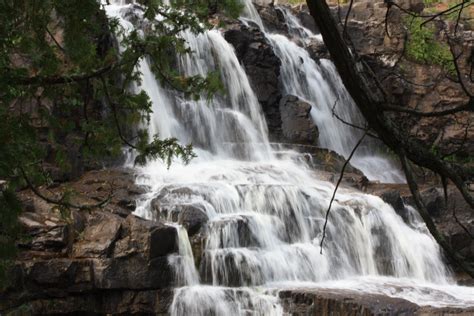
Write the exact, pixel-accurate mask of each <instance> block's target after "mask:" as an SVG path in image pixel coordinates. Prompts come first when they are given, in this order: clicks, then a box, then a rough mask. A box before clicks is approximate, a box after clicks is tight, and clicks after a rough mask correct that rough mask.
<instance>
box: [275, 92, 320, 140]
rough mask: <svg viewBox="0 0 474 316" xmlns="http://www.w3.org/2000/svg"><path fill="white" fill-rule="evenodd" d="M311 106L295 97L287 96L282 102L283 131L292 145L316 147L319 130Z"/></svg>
mask: <svg viewBox="0 0 474 316" xmlns="http://www.w3.org/2000/svg"><path fill="white" fill-rule="evenodd" d="M310 111H311V105H310V104H309V103H306V102H304V101H302V100H300V99H299V98H298V97H296V96H293V95H287V96H285V97H284V98H282V99H281V101H280V112H281V121H282V125H281V129H282V133H283V136H284V137H285V139H286V140H287V141H288V142H290V143H296V144H307V145H316V144H317V142H318V134H319V132H318V128H317V127H316V125H315V124H314V122H313V120H312V118H311V115H310Z"/></svg>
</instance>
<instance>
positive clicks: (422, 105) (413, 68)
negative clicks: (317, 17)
mask: <svg viewBox="0 0 474 316" xmlns="http://www.w3.org/2000/svg"><path fill="white" fill-rule="evenodd" d="M396 3H397V4H398V5H399V6H401V7H402V8H405V9H407V10H410V11H413V12H417V13H420V12H426V10H427V9H426V8H425V3H424V1H422V0H403V1H396ZM446 7H447V4H446ZM430 9H431V10H433V8H430ZM423 10H424V11H423ZM347 11H348V6H347V5H345V6H341V7H340V9H337V7H336V6H334V10H333V12H334V15H336V16H341V17H345V15H346V13H347ZM386 12H387V7H386V4H385V3H384V1H382V0H377V1H368V0H358V1H354V4H353V7H352V10H351V13H350V15H349V22H348V25H347V32H348V34H349V35H350V37H351V42H352V43H353V45H354V47H355V49H356V50H357V52H358V53H359V54H360V55H361V57H362V58H364V59H365V61H366V62H367V63H368V64H369V65H370V66H371V67H372V69H373V70H374V73H375V74H376V75H377V77H378V78H379V80H380V82H381V83H382V85H383V86H384V88H385V89H386V91H387V92H388V93H389V94H390V95H391V96H392V97H393V101H394V103H395V104H397V105H399V106H401V107H406V108H411V109H417V110H419V111H423V112H433V111H441V110H445V109H449V108H453V107H457V106H459V105H462V104H465V103H467V102H468V99H469V98H468V97H467V96H466V94H465V93H464V92H463V90H462V88H461V86H460V85H459V84H458V83H457V82H455V81H453V80H451V79H449V78H448V77H449V75H448V74H447V73H446V71H445V70H443V69H442V67H441V66H440V65H437V64H435V63H434V62H431V61H430V62H424V61H422V60H415V59H414V58H413V57H410V55H409V54H408V52H407V44H406V43H407V42H406V41H407V32H406V29H407V22H406V20H407V19H406V14H403V13H402V12H401V11H400V10H399V9H397V8H395V7H392V9H391V10H390V14H389V15H388V18H387V21H388V23H387V30H388V34H387V32H386V29H385V28H384V27H381V25H385V18H386ZM467 12H468V9H466V10H465V13H466V14H468V13H467ZM449 23H454V22H453V21H451V22H449V21H448V24H449ZM431 26H432V27H434V28H435V30H434V36H435V38H436V40H438V41H439V43H444V44H445V43H446V39H445V38H443V37H442V34H443V32H441V31H440V26H439V25H437V24H436V23H435V24H432V25H431ZM450 27H454V25H451V26H450ZM458 33H459V34H460V36H461V38H462V39H463V41H462V47H458V48H457V50H459V52H461V51H462V55H461V57H460V59H459V67H460V71H461V73H462V74H463V76H464V81H465V82H466V83H467V85H468V89H470V90H471V91H472V84H471V83H469V74H470V68H471V66H470V64H469V61H468V60H469V58H471V57H470V56H471V54H472V49H473V47H474V32H473V31H472V30H471V26H470V23H469V22H467V23H464V22H462V21H461V23H460V24H459V27H458ZM445 49H446V50H447V51H448V54H449V48H448V46H447V44H445ZM451 76H452V74H451ZM473 119H474V117H473V114H472V113H468V112H464V113H462V114H460V115H456V116H445V117H435V118H433V117H430V118H419V117H412V116H407V115H401V116H400V117H399V123H400V125H401V126H403V127H404V128H406V129H407V131H409V132H410V133H411V134H412V135H415V136H416V137H417V138H419V139H421V140H423V141H424V142H426V143H427V144H429V146H431V147H432V148H434V149H435V150H436V151H437V152H440V153H443V154H447V153H451V152H456V156H457V157H458V158H460V159H468V157H472V156H473V155H474V129H472V128H471V127H469V126H471V125H472V124H471V123H470V122H472V120H473Z"/></svg>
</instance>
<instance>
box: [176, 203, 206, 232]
mask: <svg viewBox="0 0 474 316" xmlns="http://www.w3.org/2000/svg"><path fill="white" fill-rule="evenodd" d="M208 220H209V217H208V216H207V215H206V213H205V212H204V211H203V210H202V209H200V208H199V207H198V206H195V205H184V206H183V207H182V209H181V210H180V212H179V215H178V223H179V224H181V225H183V226H184V227H185V228H186V230H187V231H188V235H189V237H191V236H194V235H195V234H196V233H198V232H199V231H200V230H201V228H202V227H203V226H204V225H205V224H206V223H207V221H208Z"/></svg>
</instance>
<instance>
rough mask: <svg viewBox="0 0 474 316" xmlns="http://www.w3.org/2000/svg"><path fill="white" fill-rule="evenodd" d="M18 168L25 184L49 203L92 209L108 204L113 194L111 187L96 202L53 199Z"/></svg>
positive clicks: (79, 208)
mask: <svg viewBox="0 0 474 316" xmlns="http://www.w3.org/2000/svg"><path fill="white" fill-rule="evenodd" d="M18 169H19V170H20V172H21V175H22V177H23V179H24V180H25V182H26V185H27V186H28V188H29V189H30V190H31V191H32V192H33V193H34V194H35V195H36V196H38V197H39V198H41V199H42V200H44V201H46V202H47V203H50V204H54V205H59V206H64V207H66V208H72V209H77V210H92V209H96V208H103V207H105V206H106V205H107V204H109V202H110V201H111V200H112V197H113V196H114V194H113V189H112V188H111V189H110V192H109V195H108V196H107V197H106V198H105V199H104V200H102V201H100V202H99V203H97V204H86V205H75V204H73V203H70V202H67V201H63V200H55V199H52V198H49V197H47V196H46V195H44V194H43V193H41V192H40V191H39V190H38V188H37V187H36V186H35V185H34V184H33V183H32V182H31V180H30V179H29V178H28V176H27V175H26V172H25V170H24V169H23V168H22V167H19V168H18Z"/></svg>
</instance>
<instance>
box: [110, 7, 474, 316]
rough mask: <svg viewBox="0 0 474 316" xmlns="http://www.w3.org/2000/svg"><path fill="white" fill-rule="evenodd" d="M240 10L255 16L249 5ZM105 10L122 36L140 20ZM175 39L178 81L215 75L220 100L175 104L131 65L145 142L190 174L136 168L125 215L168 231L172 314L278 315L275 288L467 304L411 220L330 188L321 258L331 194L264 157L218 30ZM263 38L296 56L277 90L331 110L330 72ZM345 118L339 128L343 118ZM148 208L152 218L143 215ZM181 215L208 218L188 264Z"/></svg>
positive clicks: (243, 81)
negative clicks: (135, 188) (166, 146)
mask: <svg viewBox="0 0 474 316" xmlns="http://www.w3.org/2000/svg"><path fill="white" fill-rule="evenodd" d="M246 5H247V10H248V12H250V13H251V14H256V11H252V10H255V9H254V8H253V6H251V7H250V5H251V3H250V2H246ZM106 9H107V12H108V14H109V16H113V17H117V18H119V19H120V21H121V23H122V24H123V25H124V26H126V27H132V26H131V25H130V23H129V22H127V21H126V18H125V16H127V13H130V12H131V11H132V12H134V11H138V12H136V13H137V14H139V9H137V8H133V6H132V5H126V4H115V5H108V6H106ZM252 12H253V13H252ZM250 19H252V17H250ZM253 19H255V17H254V18H253ZM182 35H183V37H184V38H185V39H186V40H187V43H188V45H189V46H190V48H191V49H192V51H193V53H192V54H189V55H186V56H180V57H179V59H178V64H179V71H180V72H181V73H182V74H185V75H195V74H201V75H205V74H206V73H207V72H209V71H213V70H218V71H219V72H220V75H221V78H222V81H223V83H224V85H225V87H226V89H227V93H226V94H223V95H216V96H215V97H214V98H212V99H211V100H210V101H194V100H191V99H186V98H184V97H183V96H181V95H179V94H176V93H174V92H172V91H169V90H168V89H166V88H164V87H163V86H162V85H161V84H160V83H159V82H158V81H157V80H156V79H155V76H154V75H153V73H152V72H151V67H150V63H149V62H150V61H148V60H146V59H145V60H142V61H141V62H140V70H141V72H142V82H141V85H140V86H138V87H136V88H137V89H143V90H144V91H145V92H147V93H148V95H149V96H150V97H151V100H152V102H153V117H152V120H151V122H150V126H149V131H150V133H151V134H154V133H159V135H160V136H162V137H168V136H173V137H177V138H178V139H179V140H180V141H181V142H183V143H190V142H192V143H193V144H194V146H195V151H196V153H197V155H198V157H197V158H196V159H194V160H193V161H192V162H191V163H190V164H189V165H183V164H182V163H180V162H179V161H176V162H174V164H173V165H172V167H171V168H170V169H169V170H168V169H167V167H166V165H165V164H164V163H162V162H160V161H152V162H150V163H149V164H148V165H147V166H145V167H143V168H141V169H140V173H141V175H142V176H141V177H140V178H139V182H140V183H141V184H144V185H147V186H148V187H150V193H148V195H147V196H145V197H144V198H143V200H142V201H139V206H138V208H137V211H136V213H137V214H138V215H140V216H142V217H145V218H150V219H156V218H160V219H162V220H164V221H167V222H169V225H173V226H174V227H176V229H177V231H178V239H179V240H178V244H179V252H178V253H176V254H173V255H170V256H169V258H168V259H169V263H170V265H171V266H173V268H174V270H175V273H176V278H175V279H176V289H175V293H174V298H173V302H172V304H171V307H170V313H171V314H172V315H283V308H282V306H281V305H280V303H279V300H278V296H277V293H278V290H280V289H284V288H337V289H351V290H353V291H360V292H366V293H378V294H383V295H387V296H393V297H402V298H405V299H407V300H410V301H413V302H415V303H417V304H420V305H434V306H472V305H474V295H473V294H472V291H471V289H470V288H466V287H459V286H455V285H452V280H451V277H450V273H449V271H448V270H447V268H446V266H445V265H444V263H443V260H442V256H441V252H440V249H439V247H438V245H437V244H436V242H435V241H434V240H433V238H432V237H431V236H430V235H429V233H428V232H427V230H426V228H425V226H424V225H423V224H422V223H421V221H420V220H419V218H418V217H417V216H416V214H415V213H414V212H413V210H412V209H410V210H409V211H410V212H412V213H411V214H412V216H411V217H410V218H411V220H410V222H409V223H405V222H404V221H403V220H402V218H401V217H400V216H399V215H397V214H396V213H395V211H394V210H393V208H392V207H391V206H389V205H387V204H386V203H384V202H383V201H382V200H381V199H380V198H378V197H375V196H371V195H366V194H363V193H360V192H355V191H352V190H347V189H340V191H338V194H337V196H336V200H335V201H334V204H333V207H332V213H331V215H330V217H329V222H328V226H327V237H326V241H325V244H324V249H323V253H322V254H321V249H320V246H319V243H320V241H321V237H322V226H323V224H324V216H325V212H326V209H327V207H328V204H329V201H330V197H331V195H332V192H333V190H334V186H333V185H332V184H331V183H329V182H325V181H322V180H318V178H317V177H316V175H315V174H314V173H313V172H312V170H311V169H310V168H309V167H308V166H306V165H305V164H304V163H303V162H302V161H301V160H300V161H299V162H298V163H297V162H295V161H294V160H292V159H287V158H277V156H276V155H274V154H273V153H272V150H271V147H270V144H269V141H268V137H267V128H266V123H265V119H264V117H263V114H262V110H261V108H260V105H259V103H258V101H257V98H256V96H255V94H254V92H253V91H252V88H251V86H250V84H249V81H248V78H247V76H246V74H245V71H244V69H243V68H242V66H241V65H240V64H239V62H238V60H237V58H236V56H235V53H234V50H233V48H232V46H231V45H229V44H228V43H227V42H226V41H225V39H224V38H223V36H222V34H221V33H220V32H219V30H211V31H208V32H206V33H204V34H200V35H195V34H192V33H184V34H182ZM267 36H268V38H269V40H270V41H273V42H278V43H280V44H278V45H277V44H275V50H276V51H277V50H279V51H277V54H279V56H280V57H281V58H287V57H285V56H284V54H287V53H288V54H289V53H290V52H291V53H294V54H295V55H296V54H300V55H298V56H301V55H303V57H302V58H303V61H304V63H303V64H304V65H303V66H302V65H295V63H294V62H293V60H292V59H291V58H289V57H288V64H287V65H285V66H284V67H283V69H282V72H283V74H284V75H283V78H282V80H283V81H284V82H286V81H289V80H290V79H289V78H291V76H293V75H294V76H297V77H298V78H299V79H298V80H300V82H301V84H300V85H299V86H296V85H292V84H291V83H290V82H286V83H285V89H287V90H288V92H290V91H292V92H291V93H293V90H291V89H294V93H295V94H297V95H299V94H300V96H306V97H305V99H306V100H310V101H311V100H313V101H314V104H322V103H323V102H324V103H326V102H329V103H331V102H332V101H333V100H334V98H335V95H334V89H342V87H340V86H338V85H339V84H340V83H335V82H332V83H331V86H330V84H329V83H327V80H329V79H328V77H327V76H326V77H324V76H323V75H321V74H322V73H324V72H328V73H329V75H330V76H333V77H334V78H333V79H330V80H338V79H337V78H338V76H337V73H335V70H334V67H333V66H332V65H331V64H330V63H329V62H324V63H325V65H324V66H323V63H321V65H317V64H316V63H314V62H312V61H310V60H309V59H306V55H304V54H303V53H302V52H300V51H299V50H298V49H297V48H295V47H294V46H293V45H294V44H293V43H292V42H291V41H289V40H288V39H286V38H285V37H282V36H279V35H272V34H267ZM292 67H297V69H298V71H299V74H291V72H296V69H291V68H292ZM331 67H332V68H331ZM315 69H316V70H317V71H316V70H315ZM287 73H288V74H287ZM330 76H329V78H330ZM301 78H303V79H304V80H306V82H305V81H303V79H301ZM298 89H299V90H298ZM336 92H338V91H336ZM338 93H341V94H342V96H341V98H343V97H344V93H343V92H340V91H339V92H338ZM313 94H314V95H313ZM311 98H313V99H311ZM314 111H316V112H317V113H316V115H315V120H320V121H317V122H318V126H319V128H320V132H321V133H326V131H324V129H326V128H331V125H324V124H328V123H327V122H326V121H328V120H331V118H332V117H331V115H330V113H327V111H326V109H325V108H324V107H322V106H321V107H315V110H314ZM346 114H347V113H346ZM349 114H350V113H349ZM349 114H348V119H354V117H352V116H351V115H352V114H351V115H349ZM341 115H342V114H341ZM354 115H355V114H354ZM320 124H321V125H320ZM333 132H334V131H333ZM341 133H342V132H341ZM324 137H326V136H324ZM331 137H332V136H331V135H328V136H327V138H328V140H327V141H328V144H329V142H331V141H332V142H334V144H336V143H338V142H339V143H338V144H339V145H338V146H341V150H347V147H346V146H350V141H351V140H347V139H345V138H346V137H350V135H346V134H341V135H339V136H338V137H339V138H340V139H339V140H333V139H332V138H331ZM328 146H329V145H328ZM334 146H336V145H334ZM155 198H158V199H159V208H158V209H153V208H152V204H153V203H152V200H153V199H155ZM189 211H190V212H194V214H195V215H196V214H198V213H199V214H201V216H202V215H203V214H204V215H205V217H207V218H208V222H207V224H206V225H205V227H204V228H203V230H202V231H201V234H202V235H203V236H204V238H203V239H198V241H199V242H200V243H202V244H203V245H204V247H203V249H202V251H201V252H202V255H201V256H200V257H199V258H198V259H199V260H197V261H195V260H194V256H197V253H194V254H193V249H195V248H194V247H192V245H191V241H192V240H193V243H195V238H196V236H198V235H194V236H193V235H191V236H189V235H188V232H187V231H186V230H185V229H184V228H183V226H181V225H178V224H177V223H176V222H177V221H179V218H180V214H182V213H184V212H189ZM196 264H198V266H196ZM404 289H408V290H404Z"/></svg>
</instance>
